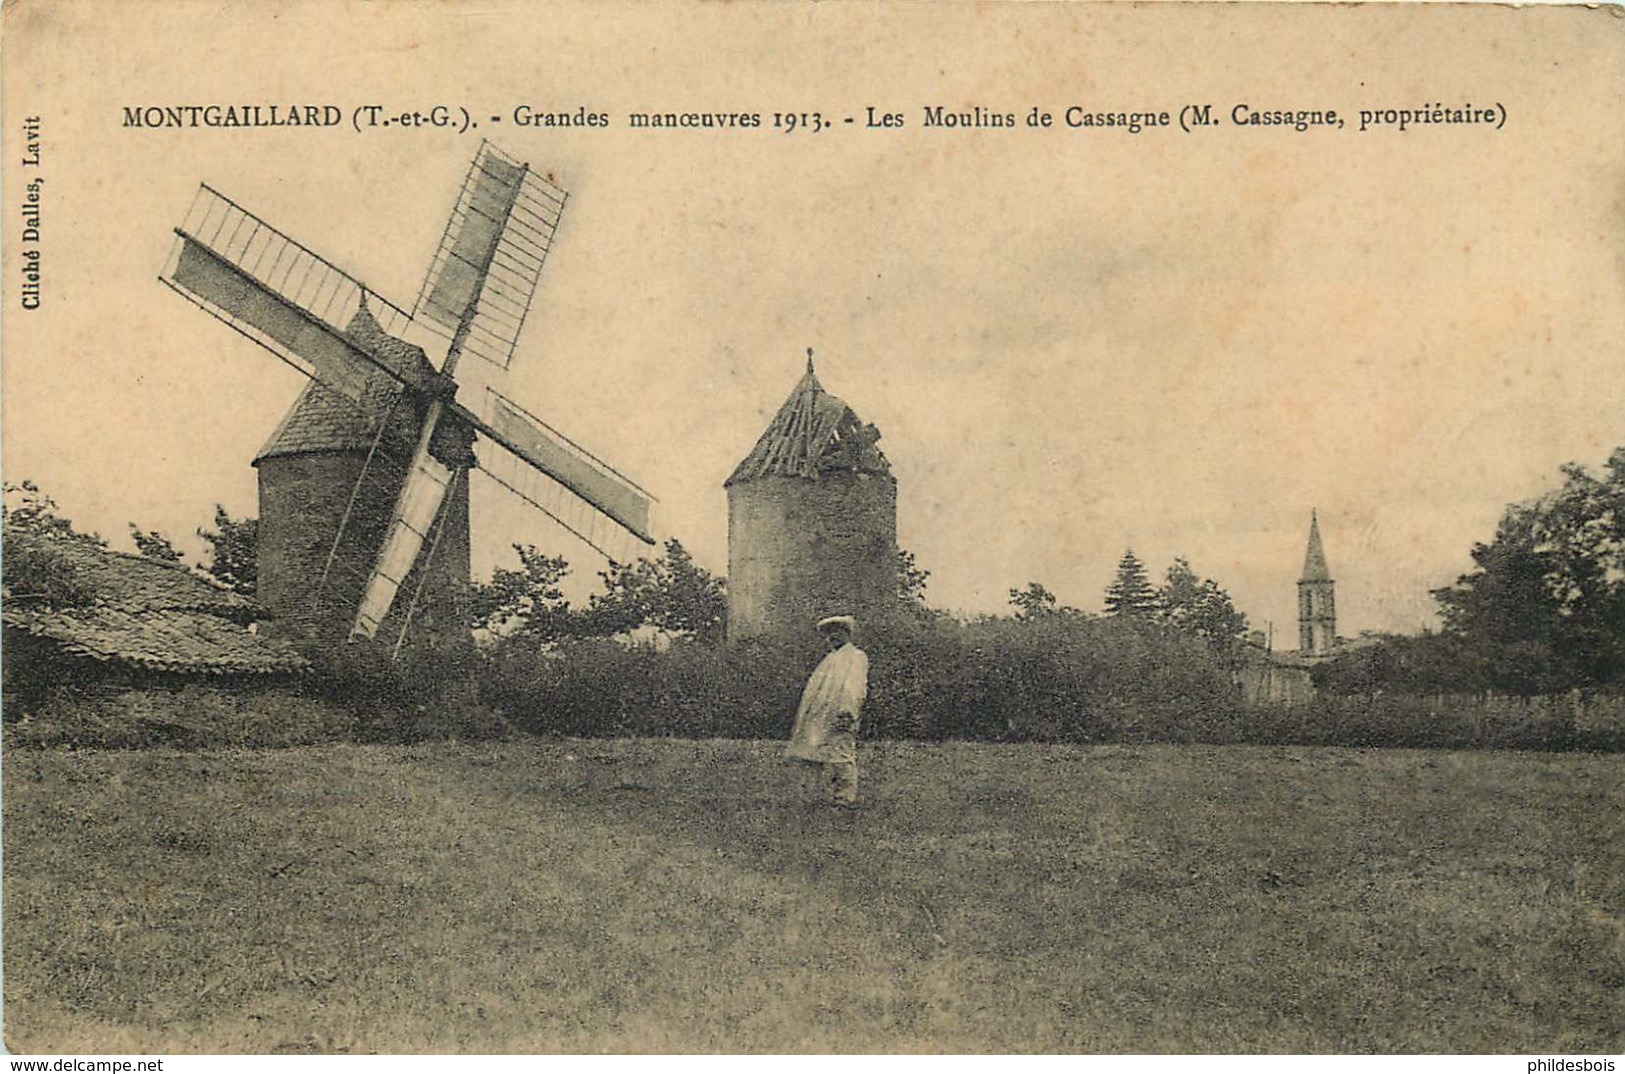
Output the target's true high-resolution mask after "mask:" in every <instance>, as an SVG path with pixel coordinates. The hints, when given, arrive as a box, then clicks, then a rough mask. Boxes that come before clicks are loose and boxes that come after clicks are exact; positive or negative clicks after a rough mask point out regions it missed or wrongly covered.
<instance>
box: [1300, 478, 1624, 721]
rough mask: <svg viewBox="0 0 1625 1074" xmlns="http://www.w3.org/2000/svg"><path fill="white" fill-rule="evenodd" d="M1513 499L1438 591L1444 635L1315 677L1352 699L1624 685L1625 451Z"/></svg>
mask: <svg viewBox="0 0 1625 1074" xmlns="http://www.w3.org/2000/svg"><path fill="white" fill-rule="evenodd" d="M1561 472H1562V474H1563V484H1562V485H1561V486H1560V487H1559V488H1557V489H1555V490H1554V491H1552V492H1549V493H1547V494H1546V495H1544V496H1541V497H1538V498H1536V499H1534V500H1531V501H1529V502H1526V503H1518V504H1513V505H1511V506H1509V507H1508V508H1507V509H1506V513H1505V514H1503V515H1502V517H1501V522H1500V525H1499V526H1497V527H1496V531H1495V536H1494V538H1493V539H1491V540H1490V541H1489V542H1487V543H1482V544H1476V545H1474V546H1473V551H1472V557H1473V563H1474V567H1473V570H1471V571H1469V572H1468V573H1467V574H1464V575H1462V576H1461V577H1460V578H1458V579H1456V581H1455V583H1454V584H1453V585H1449V586H1445V587H1443V588H1441V589H1437V590H1434V592H1433V597H1434V599H1435V600H1436V601H1437V602H1438V607H1439V616H1440V618H1441V619H1442V620H1443V623H1444V628H1443V630H1441V631H1439V632H1436V633H1427V634H1423V635H1421V636H1418V637H1385V638H1383V639H1381V640H1380V642H1379V643H1378V644H1376V645H1373V646H1369V647H1366V648H1363V649H1359V650H1356V651H1353V652H1349V653H1346V654H1343V655H1340V656H1338V657H1337V658H1335V659H1333V660H1332V661H1330V662H1328V663H1327V664H1325V665H1323V666H1322V667H1320V668H1317V669H1316V670H1315V672H1314V677H1315V681H1316V684H1317V685H1318V686H1319V687H1320V688H1322V689H1324V690H1327V691H1330V692H1333V693H1341V694H1373V693H1378V692H1382V691H1395V692H1406V693H1499V694H1511V695H1516V696H1524V697H1533V696H1538V695H1542V694H1552V693H1559V692H1564V691H1569V690H1575V689H1579V690H1609V691H1618V690H1620V689H1622V688H1625V447H1621V448H1616V449H1615V450H1614V452H1613V454H1612V456H1611V457H1610V458H1609V460H1608V462H1607V464H1606V465H1605V466H1604V468H1603V471H1602V473H1601V474H1594V473H1592V472H1591V471H1589V470H1587V469H1586V468H1585V467H1583V466H1579V465H1576V464H1572V463H1571V464H1569V465H1567V466H1564V467H1563V468H1562V471H1561Z"/></svg>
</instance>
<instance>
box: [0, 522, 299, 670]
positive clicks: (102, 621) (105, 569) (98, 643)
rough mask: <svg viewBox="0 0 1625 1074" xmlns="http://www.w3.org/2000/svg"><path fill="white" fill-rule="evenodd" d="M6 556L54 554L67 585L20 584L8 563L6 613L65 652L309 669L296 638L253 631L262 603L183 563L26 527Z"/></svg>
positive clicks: (219, 666) (156, 663)
mask: <svg viewBox="0 0 1625 1074" xmlns="http://www.w3.org/2000/svg"><path fill="white" fill-rule="evenodd" d="M6 555H7V556H8V557H10V558H12V559H13V560H15V559H16V558H17V557H26V556H30V555H33V556H49V557H50V560H51V570H52V571H53V572H55V574H56V575H57V576H58V578H59V579H60V583H59V585H57V586H56V587H54V588H55V589H56V590H57V591H56V592H55V593H42V592H20V591H17V589H16V587H14V586H13V584H12V580H13V579H14V578H16V577H18V576H19V575H21V574H22V573H23V572H21V571H20V570H14V569H13V568H14V567H15V566H16V564H15V563H14V562H8V564H7V571H6V583H5V586H4V598H5V606H4V609H3V611H0V618H3V620H4V622H5V625H6V626H7V627H10V628H13V629H16V630H21V631H23V632H24V633H26V634H29V635H31V636H33V637H35V638H40V639H44V640H47V641H50V642H53V643H54V644H55V645H56V646H57V647H58V648H59V649H60V650H61V651H62V652H64V653H69V654H72V655H74V656H80V657H86V658H89V659H92V660H97V661H102V662H108V663H120V664H127V665H131V666H134V667H141V668H146V669H149V670H154V671H172V672H202V673H208V674H219V675H225V674H278V673H286V672H295V671H302V670H304V669H306V668H307V667H309V664H308V663H307V662H306V660H305V659H304V658H303V657H301V656H300V655H299V654H298V653H297V652H296V651H295V650H294V649H293V647H292V646H290V645H288V644H287V643H285V642H281V641H276V640H273V639H270V638H264V637H261V636H259V635H258V634H257V633H254V632H252V631H251V630H250V625H251V624H252V623H253V622H254V621H255V620H257V619H259V618H261V617H262V616H263V614H264V613H263V611H262V610H261V609H260V606H259V605H258V604H256V603H255V602H254V601H252V600H250V599H249V598H247V597H244V596H242V595H241V594H238V593H233V592H231V591H230V590H227V589H222V588H219V587H217V586H215V585H212V584H210V583H209V582H208V581H207V580H205V579H203V578H200V577H198V576H197V575H195V574H192V573H191V572H190V571H188V570H187V569H186V568H185V567H183V566H181V565H180V564H176V563H164V562H162V561H160V560H156V559H149V558H147V557H144V556H135V555H130V554H128V553H124V552H114V551H111V550H110V549H106V548H103V547H101V546H99V545H97V544H94V543H92V542H90V541H85V540H80V539H76V538H71V537H69V538H64V537H46V536H38V535H30V534H26V533H11V534H8V536H7V540H6Z"/></svg>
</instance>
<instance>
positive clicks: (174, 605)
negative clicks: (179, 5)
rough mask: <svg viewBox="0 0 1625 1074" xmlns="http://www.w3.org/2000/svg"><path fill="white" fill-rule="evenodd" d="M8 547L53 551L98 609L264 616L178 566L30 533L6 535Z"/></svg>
mask: <svg viewBox="0 0 1625 1074" xmlns="http://www.w3.org/2000/svg"><path fill="white" fill-rule="evenodd" d="M6 545H7V551H8V552H10V551H11V550H12V549H13V548H16V549H18V550H20V553H22V554H26V553H27V552H28V551H29V550H30V549H31V548H41V547H43V548H48V549H49V550H50V553H51V555H52V556H53V557H54V558H56V559H57V560H59V561H60V562H61V563H62V564H63V567H64V568H65V569H66V570H67V571H69V572H71V574H72V576H73V581H74V585H75V588H76V589H79V590H82V591H84V592H87V593H89V594H91V602H92V603H94V604H97V605H104V606H109V607H117V608H124V609H127V610H129V611H189V612H207V613H209V614H211V615H218V616H221V617H224V618H227V619H234V620H237V621H239V622H243V623H249V622H253V621H254V620H255V619H258V618H260V617H261V616H263V615H264V613H263V612H262V611H261V610H260V606H259V605H258V604H256V603H255V602H254V601H253V600H252V599H250V598H248V597H245V596H243V595H242V594H241V593H234V592H232V591H231V590H229V589H226V588H225V587H223V586H219V585H215V584H214V583H213V582H211V581H210V580H209V579H207V578H203V577H201V576H199V575H196V574H193V573H192V572H191V571H189V570H187V569H186V568H185V567H183V566H182V565H180V564H179V563H165V562H163V561H162V560H158V559H151V558H149V557H147V556H137V555H133V554H131V553H129V552H115V551H113V550H112V549H110V548H103V547H101V546H100V545H96V544H93V543H91V542H89V541H84V540H74V539H67V538H59V537H49V538H47V537H38V536H34V535H31V534H28V533H17V532H12V533H9V534H7V536H6ZM7 596H8V597H10V598H15V599H16V600H17V601H21V602H25V603H26V602H27V601H28V599H29V598H28V595H27V594H21V593H9V592H8V593H7ZM8 603H10V601H8Z"/></svg>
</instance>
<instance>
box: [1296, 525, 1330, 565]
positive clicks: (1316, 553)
mask: <svg viewBox="0 0 1625 1074" xmlns="http://www.w3.org/2000/svg"><path fill="white" fill-rule="evenodd" d="M1331 580H1332V572H1331V569H1330V568H1328V567H1327V566H1326V549H1324V548H1322V547H1321V544H1320V519H1319V518H1318V517H1316V514H1315V512H1313V511H1311V512H1310V513H1309V548H1308V550H1307V551H1305V552H1304V556H1303V575H1302V577H1300V578H1299V579H1298V581H1300V582H1329V581H1331Z"/></svg>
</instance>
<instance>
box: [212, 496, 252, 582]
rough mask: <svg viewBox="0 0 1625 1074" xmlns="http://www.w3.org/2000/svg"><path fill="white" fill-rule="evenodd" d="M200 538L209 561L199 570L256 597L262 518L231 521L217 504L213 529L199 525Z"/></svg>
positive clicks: (224, 510)
mask: <svg viewBox="0 0 1625 1074" xmlns="http://www.w3.org/2000/svg"><path fill="white" fill-rule="evenodd" d="M197 535H198V536H199V537H201V538H203V540H204V541H206V542H207V543H208V545H209V559H208V562H206V563H200V564H198V567H199V568H200V569H201V570H202V571H203V572H204V573H205V574H208V575H209V576H210V577H212V578H214V580H215V581H217V582H220V583H221V584H222V585H224V586H226V588H228V589H230V590H232V591H233V592H236V593H241V594H243V595H244V596H253V595H254V590H255V586H256V584H257V582H258V579H259V535H260V523H259V519H257V518H232V517H231V515H229V514H227V513H226V509H225V508H224V507H222V506H221V505H220V504H215V505H214V529H212V530H209V529H204V528H203V527H201V526H199V527H198V531H197Z"/></svg>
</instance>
